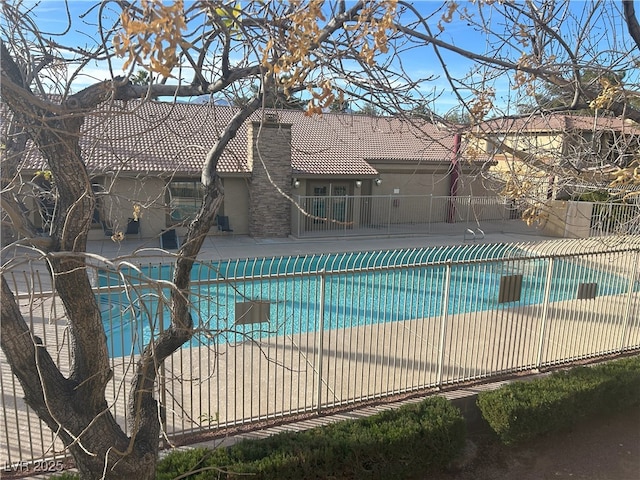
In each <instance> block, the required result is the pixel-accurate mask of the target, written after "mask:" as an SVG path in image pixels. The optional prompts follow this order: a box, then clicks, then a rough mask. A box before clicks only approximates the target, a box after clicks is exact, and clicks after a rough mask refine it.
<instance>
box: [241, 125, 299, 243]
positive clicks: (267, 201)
mask: <svg viewBox="0 0 640 480" xmlns="http://www.w3.org/2000/svg"><path fill="white" fill-rule="evenodd" d="M247 139H248V142H249V145H248V149H247V155H248V158H247V161H248V164H249V168H250V169H251V171H252V173H251V181H250V184H249V235H250V236H252V237H287V236H289V235H290V234H291V205H290V203H289V200H287V199H286V198H285V197H284V196H283V195H282V194H281V193H280V192H279V191H278V190H277V189H276V187H275V186H274V185H273V184H272V183H271V182H270V181H269V177H268V176H267V171H268V174H269V176H270V177H271V181H272V182H273V183H274V184H275V185H277V186H278V188H280V189H281V190H282V191H283V192H284V193H286V194H287V195H291V124H284V123H277V122H274V121H270V122H269V121H265V122H263V123H260V122H251V123H250V124H249V130H248V135H247ZM263 163H264V165H263ZM265 167H266V169H267V170H265Z"/></svg>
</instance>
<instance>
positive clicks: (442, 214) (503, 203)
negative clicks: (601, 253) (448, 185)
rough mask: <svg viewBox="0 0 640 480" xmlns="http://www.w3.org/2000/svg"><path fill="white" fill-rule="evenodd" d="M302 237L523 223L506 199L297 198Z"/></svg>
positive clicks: (297, 221) (298, 227)
mask: <svg viewBox="0 0 640 480" xmlns="http://www.w3.org/2000/svg"><path fill="white" fill-rule="evenodd" d="M297 202H298V205H299V206H300V209H299V210H298V211H297V216H296V218H295V220H294V224H295V225H294V234H295V235H297V236H299V237H310V236H322V235H327V234H330V235H344V236H347V235H381V234H401V233H415V234H420V233H430V232H431V228H432V227H431V226H432V225H433V224H437V223H451V224H454V223H458V224H462V225H467V224H471V223H474V224H476V223H478V222H485V221H493V222H495V221H500V222H502V221H505V220H510V219H515V218H518V214H517V211H516V209H515V208H516V207H515V205H513V204H512V203H511V202H510V201H509V200H508V199H505V198H504V197H474V196H466V197H463V196H457V197H449V196H445V197H438V196H433V195H367V196H364V195H363V196H320V197H319V196H313V197H306V196H300V197H297Z"/></svg>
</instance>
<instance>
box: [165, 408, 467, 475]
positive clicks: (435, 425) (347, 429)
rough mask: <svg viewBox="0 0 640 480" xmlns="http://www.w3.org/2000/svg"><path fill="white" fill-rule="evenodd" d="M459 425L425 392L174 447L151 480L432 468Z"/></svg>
mask: <svg viewBox="0 0 640 480" xmlns="http://www.w3.org/2000/svg"><path fill="white" fill-rule="evenodd" d="M465 437H466V427H465V421H464V418H463V417H462V414H461V413H460V410H459V409H457V408H456V407H454V406H453V405H451V403H449V401H448V400H446V399H445V398H443V397H429V398H427V399H425V400H424V401H422V402H420V403H417V404H410V405H405V406H402V407H400V408H398V409H394V410H388V411H385V412H382V413H379V414H377V415H373V416H371V417H366V418H363V419H358V420H347V421H342V422H337V423H334V424H330V425H327V426H323V427H318V428H314V429H311V430H306V431H302V432H285V433H280V434H278V435H274V436H272V437H267V438H264V439H259V440H244V441H242V442H239V443H237V444H235V445H233V446H231V447H227V448H218V449H215V450H206V449H194V450H190V451H187V452H174V453H171V454H169V455H168V456H167V457H165V458H164V459H163V460H162V461H161V462H160V465H159V468H158V474H157V479H158V480H164V479H167V480H168V479H173V478H176V477H177V476H179V475H182V474H184V472H193V473H192V474H191V475H188V476H181V477H180V478H189V479H240V478H247V475H249V478H252V479H274V478H277V479H279V480H288V479H292V480H293V479H295V480H300V479H321V478H322V479H324V478H341V479H380V480H382V479H385V480H386V479H389V478H407V477H408V476H410V475H413V474H415V473H416V472H420V473H424V472H429V471H437V470H440V469H443V468H445V467H446V466H447V465H449V464H450V463H451V462H452V461H453V460H454V459H455V458H456V457H457V456H458V455H459V454H460V453H461V451H462V449H463V448H464V444H465Z"/></svg>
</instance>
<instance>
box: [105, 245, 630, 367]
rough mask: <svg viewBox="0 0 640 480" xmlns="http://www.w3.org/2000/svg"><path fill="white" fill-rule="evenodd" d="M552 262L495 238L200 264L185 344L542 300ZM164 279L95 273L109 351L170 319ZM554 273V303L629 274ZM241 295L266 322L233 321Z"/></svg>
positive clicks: (568, 267)
mask: <svg viewBox="0 0 640 480" xmlns="http://www.w3.org/2000/svg"><path fill="white" fill-rule="evenodd" d="M550 261H551V260H550V259H548V258H527V257H523V252H522V251H518V250H517V249H514V248H513V247H512V246H509V245H506V244H502V245H481V246H479V245H473V246H463V247H461V246H452V247H437V248H430V249H409V250H395V251H376V252H358V253H347V254H329V255H311V256H305V257H277V258H259V259H242V260H228V261H218V262H209V263H200V264H197V265H196V266H195V267H194V270H193V274H192V281H193V287H192V290H191V292H192V295H191V302H192V304H193V305H194V308H193V311H192V314H193V316H194V319H197V322H198V325H199V326H200V327H201V328H202V329H203V331H201V332H199V333H198V334H196V335H195V336H194V338H193V340H192V341H191V343H190V345H202V344H210V343H212V342H232V343H236V342H241V341H244V340H248V339H253V340H255V339H259V338H264V337H268V336H273V335H294V334H299V333H307V332H314V331H317V330H318V329H319V328H320V325H321V324H322V328H323V329H325V330H327V329H337V328H352V327H357V326H362V325H368V324H377V323H383V322H397V321H401V320H410V319H414V318H428V317H437V316H440V315H442V313H443V312H444V309H445V306H446V309H447V312H448V313H449V314H460V313H469V312H478V311H485V310H491V309H498V308H504V307H514V306H520V305H534V304H540V303H542V302H543V300H544V294H545V284H546V277H547V273H548V268H549V262H550ZM513 275H517V276H520V278H521V283H522V290H521V294H520V298H519V299H518V300H515V301H511V302H506V303H500V302H499V301H498V296H499V295H498V294H499V289H500V282H501V279H502V278H503V277H505V276H513ZM170 278H171V266H167V265H149V266H147V267H144V268H141V269H139V270H134V269H124V270H121V271H120V274H119V275H115V274H113V273H107V272H104V271H103V272H100V274H99V284H100V286H102V287H108V291H107V292H106V293H105V292H102V293H100V294H99V296H100V304H101V306H102V313H103V320H104V322H105V328H106V330H107V337H108V339H109V350H110V353H111V355H112V356H120V355H127V354H130V353H132V352H133V353H138V352H140V351H141V349H142V346H143V345H144V344H146V343H147V342H148V341H149V340H150V339H151V337H152V335H154V333H157V332H158V331H160V330H161V329H162V328H166V326H167V325H168V324H169V312H168V308H167V306H166V303H167V302H166V299H168V297H169V289H168V288H150V287H149V286H148V281H147V280H148V279H151V280H168V279H170ZM551 278H552V282H551V286H550V290H549V299H550V301H551V302H557V301H561V300H567V299H571V298H575V296H576V291H577V289H578V286H579V285H580V284H583V283H597V284H598V295H612V294H619V293H622V292H625V291H626V289H627V288H628V280H626V279H624V278H622V277H620V276H617V275H614V274H611V273H609V272H603V271H600V270H598V269H594V268H592V267H591V266H588V265H582V264H580V263H579V262H576V261H575V260H572V259H561V260H558V259H556V260H554V261H553V270H552V274H551ZM447 279H449V283H448V284H449V289H448V294H447V295H445V285H446V284H447V282H446V280H447ZM125 284H128V285H129V288H128V289H124V288H123V287H124V285H125ZM445 297H446V298H445ZM243 302H260V304H261V305H262V306H266V310H265V311H266V312H268V321H263V322H260V321H259V320H260V319H258V320H257V321H256V322H255V323H242V322H243V319H240V320H239V322H237V321H236V309H237V308H239V307H238V306H237V303H243ZM263 320H264V319H263Z"/></svg>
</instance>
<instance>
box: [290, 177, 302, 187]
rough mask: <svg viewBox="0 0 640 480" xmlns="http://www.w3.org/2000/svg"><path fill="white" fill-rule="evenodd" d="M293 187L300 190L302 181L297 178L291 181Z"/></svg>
mask: <svg viewBox="0 0 640 480" xmlns="http://www.w3.org/2000/svg"><path fill="white" fill-rule="evenodd" d="M291 186H293V188H300V180H298V179H297V178H294V179H293V180H292V181H291Z"/></svg>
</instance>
